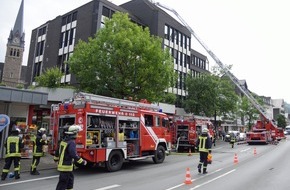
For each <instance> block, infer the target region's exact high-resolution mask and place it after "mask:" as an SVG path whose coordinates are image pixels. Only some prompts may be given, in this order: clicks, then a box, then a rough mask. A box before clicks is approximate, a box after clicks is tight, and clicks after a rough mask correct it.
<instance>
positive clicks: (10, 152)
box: [1, 126, 24, 181]
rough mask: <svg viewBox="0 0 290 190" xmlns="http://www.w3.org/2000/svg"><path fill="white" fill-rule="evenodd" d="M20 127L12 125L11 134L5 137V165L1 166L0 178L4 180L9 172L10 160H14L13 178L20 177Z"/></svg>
mask: <svg viewBox="0 0 290 190" xmlns="http://www.w3.org/2000/svg"><path fill="white" fill-rule="evenodd" d="M19 132H20V129H18V128H17V127H16V126H13V128H12V131H11V135H10V136H9V137H7V139H6V141H5V144H4V146H5V148H6V152H5V165H4V167H3V171H2V175H1V180H2V181H3V180H5V179H6V177H7V174H8V172H9V169H10V166H11V164H12V162H14V177H15V179H19V178H20V158H21V153H20V152H21V151H20V150H21V148H23V147H24V145H23V141H22V138H21V137H19V136H18V135H19Z"/></svg>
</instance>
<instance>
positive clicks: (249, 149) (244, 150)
mask: <svg viewBox="0 0 290 190" xmlns="http://www.w3.org/2000/svg"><path fill="white" fill-rule="evenodd" d="M250 149H251V148H247V149H244V150H241V152H246V151H248V150H250Z"/></svg>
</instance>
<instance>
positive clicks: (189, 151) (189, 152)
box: [188, 148, 192, 156]
mask: <svg viewBox="0 0 290 190" xmlns="http://www.w3.org/2000/svg"><path fill="white" fill-rule="evenodd" d="M188 156H192V154H191V148H189V150H188Z"/></svg>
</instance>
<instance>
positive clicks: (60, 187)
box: [54, 125, 87, 190]
mask: <svg viewBox="0 0 290 190" xmlns="http://www.w3.org/2000/svg"><path fill="white" fill-rule="evenodd" d="M79 130H80V127H79V126H78V125H72V126H70V127H69V128H68V130H67V131H66V132H65V134H66V136H65V137H64V139H63V140H62V141H61V142H60V144H59V150H58V151H56V153H55V156H54V160H55V161H57V162H58V165H57V170H58V171H59V172H60V174H59V181H58V184H57V186H56V190H68V189H73V185H74V175H73V166H74V162H76V163H78V164H82V165H86V164H87V161H86V160H83V159H82V158H80V157H79V156H78V155H77V151H76V143H75V139H76V137H77V133H78V132H79Z"/></svg>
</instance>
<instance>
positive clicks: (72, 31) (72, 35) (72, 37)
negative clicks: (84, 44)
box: [69, 28, 76, 45]
mask: <svg viewBox="0 0 290 190" xmlns="http://www.w3.org/2000/svg"><path fill="white" fill-rule="evenodd" d="M75 30H76V29H75V28H72V29H71V30H70V36H69V45H72V44H73V39H74V33H75Z"/></svg>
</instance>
